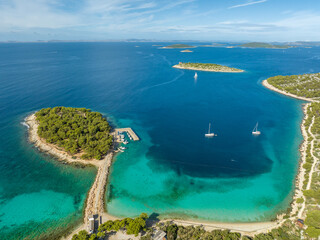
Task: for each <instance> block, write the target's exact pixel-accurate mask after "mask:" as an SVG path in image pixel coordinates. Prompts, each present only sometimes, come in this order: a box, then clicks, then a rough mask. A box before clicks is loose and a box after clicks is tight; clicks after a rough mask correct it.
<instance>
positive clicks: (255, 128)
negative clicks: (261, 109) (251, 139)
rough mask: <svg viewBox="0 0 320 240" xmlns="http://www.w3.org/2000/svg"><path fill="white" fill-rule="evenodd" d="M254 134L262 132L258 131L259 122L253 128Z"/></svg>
mask: <svg viewBox="0 0 320 240" xmlns="http://www.w3.org/2000/svg"><path fill="white" fill-rule="evenodd" d="M252 134H253V135H260V134H261V132H260V131H258V123H257V124H256V126H255V127H254V129H253V130H252Z"/></svg>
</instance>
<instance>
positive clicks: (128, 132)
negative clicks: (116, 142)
mask: <svg viewBox="0 0 320 240" xmlns="http://www.w3.org/2000/svg"><path fill="white" fill-rule="evenodd" d="M119 132H120V133H121V132H126V133H127V134H128V135H130V136H131V137H132V140H133V141H139V140H140V138H139V137H138V136H137V134H136V133H135V132H134V131H133V130H132V128H116V129H115V134H116V136H118V134H119Z"/></svg>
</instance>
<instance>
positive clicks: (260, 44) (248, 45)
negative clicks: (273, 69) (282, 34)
mask: <svg viewBox="0 0 320 240" xmlns="http://www.w3.org/2000/svg"><path fill="white" fill-rule="evenodd" d="M238 47H243V48H274V49H287V48H291V46H289V45H273V44H270V43H263V42H251V43H245V44H241V45H239V46H238Z"/></svg>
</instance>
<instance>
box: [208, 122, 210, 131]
mask: <svg viewBox="0 0 320 240" xmlns="http://www.w3.org/2000/svg"><path fill="white" fill-rule="evenodd" d="M210 126H211V123H209V131H208V133H210Z"/></svg>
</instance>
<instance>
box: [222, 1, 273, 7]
mask: <svg viewBox="0 0 320 240" xmlns="http://www.w3.org/2000/svg"><path fill="white" fill-rule="evenodd" d="M267 1H268V0H260V1H253V2H252V1H248V2H246V3H243V4H239V5H234V6H231V7H228V9H231V8H238V7H245V6H249V5H254V4H258V3H264V2H267Z"/></svg>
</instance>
